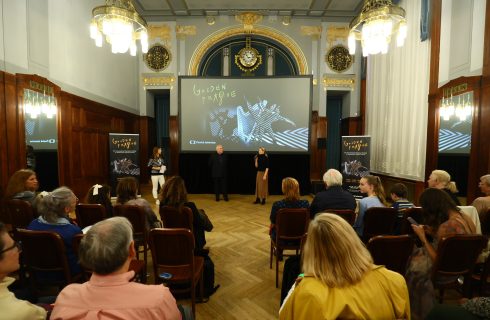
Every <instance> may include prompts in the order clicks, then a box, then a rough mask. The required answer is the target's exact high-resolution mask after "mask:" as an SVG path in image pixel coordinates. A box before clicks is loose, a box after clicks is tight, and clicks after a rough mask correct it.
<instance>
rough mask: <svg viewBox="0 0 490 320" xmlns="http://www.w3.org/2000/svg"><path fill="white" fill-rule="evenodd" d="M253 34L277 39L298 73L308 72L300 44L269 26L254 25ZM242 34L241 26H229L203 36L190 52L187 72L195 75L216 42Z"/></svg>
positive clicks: (304, 73)
mask: <svg viewBox="0 0 490 320" xmlns="http://www.w3.org/2000/svg"><path fill="white" fill-rule="evenodd" d="M253 34H254V35H258V36H263V37H266V38H270V39H272V40H275V41H277V42H278V43H280V44H282V45H283V46H285V47H286V48H287V49H288V50H289V51H290V53H291V54H292V56H293V58H294V60H295V61H296V63H297V65H298V70H299V74H300V75H306V74H307V73H308V62H307V61H306V56H305V54H304V53H303V51H302V50H301V48H300V46H299V45H298V44H297V43H296V42H295V41H294V40H293V39H292V38H291V37H289V36H287V35H285V34H283V33H281V32H279V31H277V30H275V29H273V28H269V27H265V26H255V27H254V29H253ZM240 35H244V30H243V28H242V27H229V28H225V29H221V30H218V31H216V32H215V33H213V34H211V35H209V36H208V37H206V38H204V39H203V40H202V41H201V43H200V44H199V45H197V46H196V48H197V49H196V50H195V51H194V53H193V54H192V57H191V59H190V61H189V69H188V74H189V75H191V76H197V75H198V70H199V63H201V61H202V59H203V57H204V55H205V54H206V52H208V50H209V49H211V48H212V47H213V46H214V45H215V44H216V43H218V42H220V41H222V40H224V39H227V38H230V37H234V36H240Z"/></svg>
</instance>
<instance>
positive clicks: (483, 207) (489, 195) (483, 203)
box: [471, 174, 490, 233]
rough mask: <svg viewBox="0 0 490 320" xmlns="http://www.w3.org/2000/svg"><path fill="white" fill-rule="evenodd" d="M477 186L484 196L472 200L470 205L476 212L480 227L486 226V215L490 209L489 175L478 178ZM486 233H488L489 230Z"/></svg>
mask: <svg viewBox="0 0 490 320" xmlns="http://www.w3.org/2000/svg"><path fill="white" fill-rule="evenodd" d="M478 186H479V187H480V190H481V192H482V193H483V194H484V195H485V196H484V197H478V198H476V199H475V200H473V203H472V204H471V205H472V206H473V207H475V208H476V211H478V215H479V216H480V222H481V224H482V226H487V224H488V222H487V220H488V217H487V213H488V210H489V209H490V174H486V175H484V176H482V177H480V183H479V184H478ZM487 229H488V228H487ZM486 231H487V233H488V232H489V231H490V230H486Z"/></svg>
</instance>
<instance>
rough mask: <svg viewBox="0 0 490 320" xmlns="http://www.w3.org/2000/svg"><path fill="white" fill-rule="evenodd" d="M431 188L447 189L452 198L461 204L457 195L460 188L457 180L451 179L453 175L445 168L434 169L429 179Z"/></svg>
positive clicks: (428, 182) (458, 204) (457, 203)
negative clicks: (457, 185)
mask: <svg viewBox="0 0 490 320" xmlns="http://www.w3.org/2000/svg"><path fill="white" fill-rule="evenodd" d="M427 184H428V185H429V188H436V189H440V190H443V191H445V192H446V193H447V194H448V195H449V196H450V197H451V199H452V200H453V201H454V203H456V205H457V206H460V205H461V203H460V202H459V199H458V197H457V194H458V188H457V187H456V182H454V181H451V175H449V173H447V172H446V171H444V170H434V171H432V173H431V174H430V176H429V180H427Z"/></svg>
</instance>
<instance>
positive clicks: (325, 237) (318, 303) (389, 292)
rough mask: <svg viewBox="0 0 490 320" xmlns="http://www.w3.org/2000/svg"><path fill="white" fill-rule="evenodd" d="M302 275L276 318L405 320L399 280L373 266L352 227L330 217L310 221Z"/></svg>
mask: <svg viewBox="0 0 490 320" xmlns="http://www.w3.org/2000/svg"><path fill="white" fill-rule="evenodd" d="M302 270H303V272H304V273H303V274H302V275H300V277H299V278H298V280H296V283H295V285H294V286H293V288H292V289H291V290H290V292H289V295H288V297H287V298H286V299H285V301H284V303H283V305H282V307H281V309H280V311H279V319H288V320H294V319H410V302H409V300H408V290H407V285H406V283H405V279H404V278H403V276H402V275H400V274H398V273H396V272H393V271H390V270H388V269H386V268H385V267H384V266H377V265H374V264H373V259H372V258H371V255H370V254H369V251H368V250H367V249H366V247H365V246H364V244H363V243H362V242H361V240H360V239H359V237H358V236H357V235H356V233H355V232H354V230H353V229H352V227H351V226H350V225H349V224H348V223H347V222H346V221H345V220H344V219H343V218H341V217H339V216H337V215H335V214H330V213H320V214H318V215H317V216H316V217H315V219H314V220H313V221H311V223H310V226H309V227H308V237H307V239H306V243H305V246H304V252H303V261H302Z"/></svg>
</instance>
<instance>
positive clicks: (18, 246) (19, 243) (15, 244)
mask: <svg viewBox="0 0 490 320" xmlns="http://www.w3.org/2000/svg"><path fill="white" fill-rule="evenodd" d="M15 248H17V250H18V251H19V252H21V251H22V242H20V241H19V242H17V241H16V242H14V244H13V245H12V246H10V247H8V248H5V249H3V250H2V251H0V254H2V253H4V252H7V251H10V250H13V249H15Z"/></svg>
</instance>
